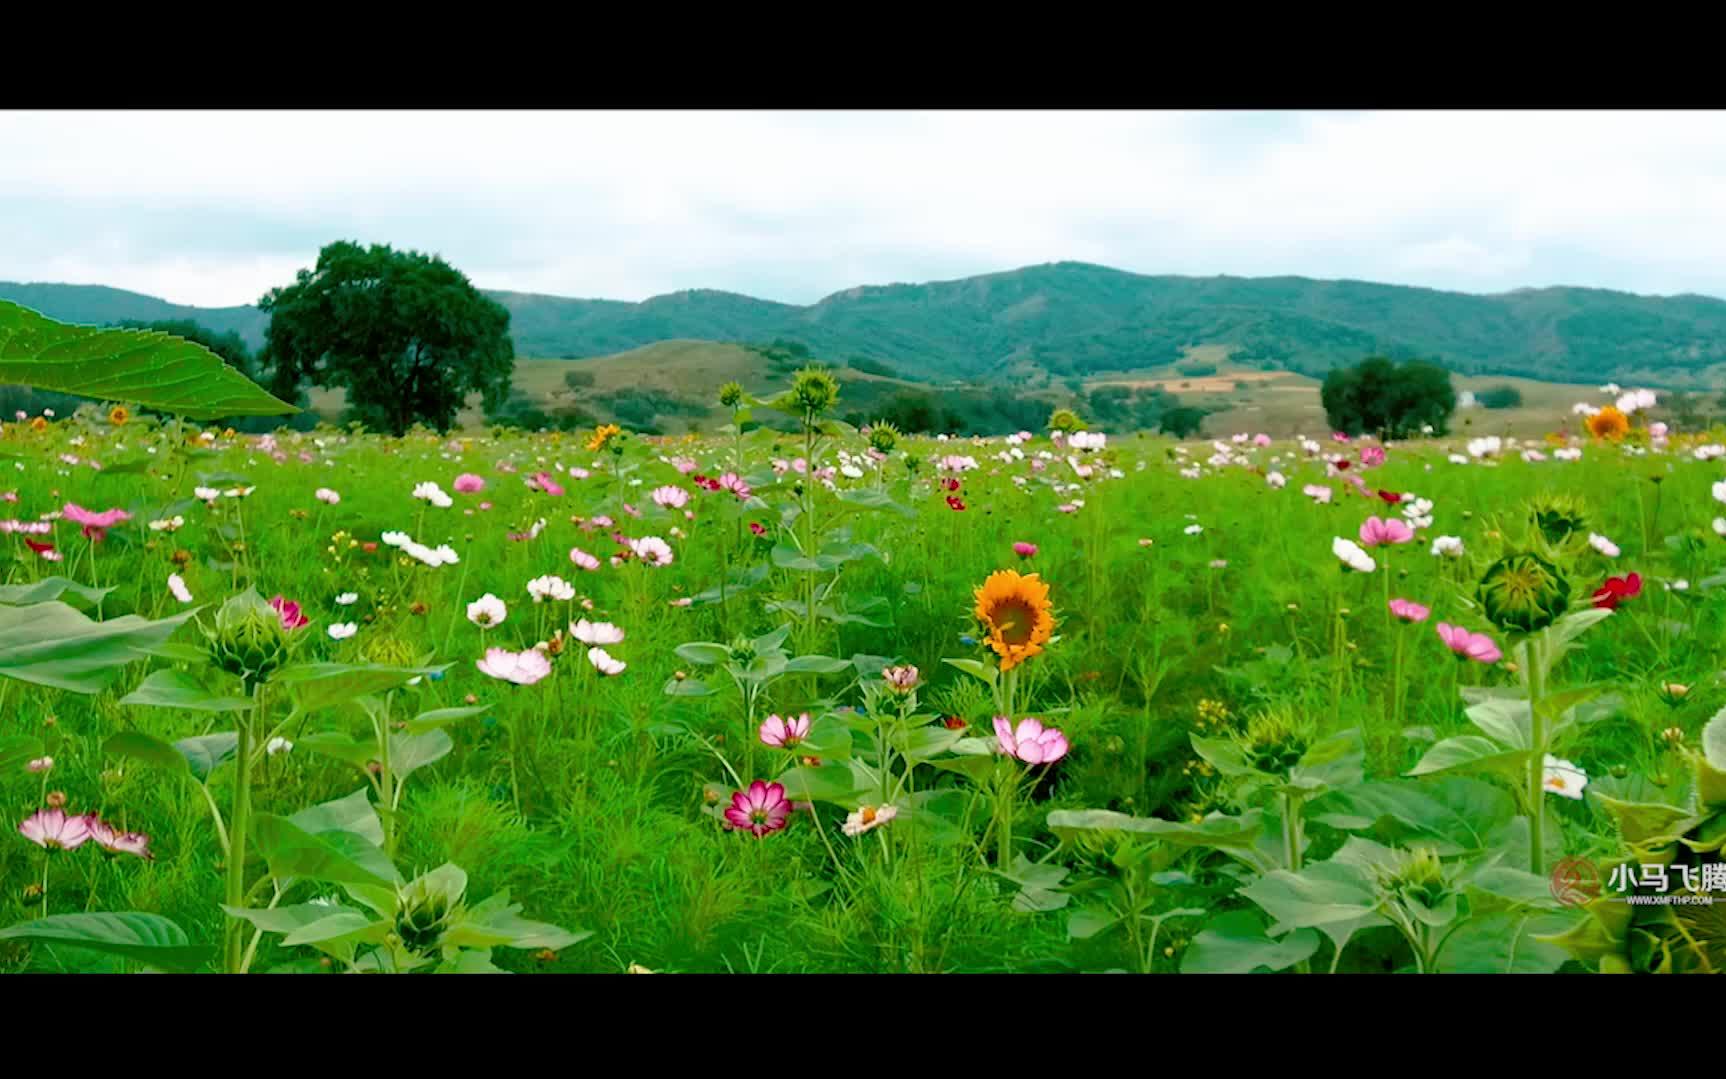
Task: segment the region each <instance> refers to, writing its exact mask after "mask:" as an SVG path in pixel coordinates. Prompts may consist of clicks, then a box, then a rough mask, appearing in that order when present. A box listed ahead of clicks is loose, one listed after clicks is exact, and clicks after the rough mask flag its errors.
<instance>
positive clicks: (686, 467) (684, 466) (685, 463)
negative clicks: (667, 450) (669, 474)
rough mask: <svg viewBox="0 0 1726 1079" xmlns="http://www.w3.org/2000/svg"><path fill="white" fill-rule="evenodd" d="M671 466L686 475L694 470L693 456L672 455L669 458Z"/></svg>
mask: <svg viewBox="0 0 1726 1079" xmlns="http://www.w3.org/2000/svg"><path fill="white" fill-rule="evenodd" d="M671 467H672V468H675V469H677V471H679V472H681V473H682V474H684V475H685V476H687V475H689V474H690V473H691V472H694V471H695V458H693V457H673V458H672V459H671Z"/></svg>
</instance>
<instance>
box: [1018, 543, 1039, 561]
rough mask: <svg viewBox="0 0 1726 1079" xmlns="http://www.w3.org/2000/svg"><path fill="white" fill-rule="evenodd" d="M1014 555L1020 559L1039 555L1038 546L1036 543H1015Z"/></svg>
mask: <svg viewBox="0 0 1726 1079" xmlns="http://www.w3.org/2000/svg"><path fill="white" fill-rule="evenodd" d="M1013 553H1014V554H1016V555H1018V556H1019V557H1020V558H1030V557H1032V556H1034V555H1035V554H1036V553H1037V545H1036V544H1035V543H1023V542H1020V543H1015V544H1013Z"/></svg>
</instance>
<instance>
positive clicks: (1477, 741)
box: [1405, 734, 1528, 778]
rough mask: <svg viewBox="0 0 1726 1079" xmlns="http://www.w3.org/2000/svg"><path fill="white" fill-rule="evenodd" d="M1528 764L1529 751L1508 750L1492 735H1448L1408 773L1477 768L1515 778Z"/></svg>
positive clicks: (1422, 774) (1415, 774) (1430, 772)
mask: <svg viewBox="0 0 1726 1079" xmlns="http://www.w3.org/2000/svg"><path fill="white" fill-rule="evenodd" d="M1527 766H1528V751H1527V750H1521V749H1505V748H1504V747H1503V746H1501V745H1499V744H1498V743H1497V742H1494V741H1493V740H1492V739H1490V738H1482V737H1481V736H1480V735H1478V734H1463V735H1458V736H1457V737H1455V738H1446V739H1445V740H1444V741H1442V742H1440V743H1438V744H1437V745H1435V746H1433V747H1432V748H1431V749H1429V750H1427V751H1426V753H1425V754H1424V755H1423V756H1422V757H1421V758H1420V763H1419V764H1416V765H1415V766H1414V767H1413V768H1411V769H1409V770H1408V772H1407V773H1405V774H1407V775H1410V776H1424V775H1430V774H1432V773H1433V772H1442V771H1445V770H1447V769H1451V768H1478V769H1482V770H1485V771H1489V772H1496V773H1499V774H1501V775H1504V776H1507V777H1512V778H1514V777H1516V776H1517V775H1519V774H1521V770H1522V769H1524V768H1526V767H1527Z"/></svg>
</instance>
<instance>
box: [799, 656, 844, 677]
mask: <svg viewBox="0 0 1726 1079" xmlns="http://www.w3.org/2000/svg"><path fill="white" fill-rule="evenodd" d="M850 666H851V661H850V660H848V659H834V658H833V657H832V656H797V657H796V658H794V659H792V660H791V661H789V662H788V663H786V664H785V673H786V674H838V673H839V672H840V671H843V670H845V669H847V668H849V667H850Z"/></svg>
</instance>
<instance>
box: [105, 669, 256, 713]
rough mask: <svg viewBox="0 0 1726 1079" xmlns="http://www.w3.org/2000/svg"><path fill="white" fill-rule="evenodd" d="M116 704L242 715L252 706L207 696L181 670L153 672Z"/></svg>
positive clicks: (244, 701)
mask: <svg viewBox="0 0 1726 1079" xmlns="http://www.w3.org/2000/svg"><path fill="white" fill-rule="evenodd" d="M120 703H121V704H134V705H141V706H144V707H147V708H180V709H183V710H185V711H188V712H246V711H250V710H251V709H252V707H253V702H252V701H251V700H249V699H248V698H245V697H222V696H218V695H216V694H214V693H211V692H210V691H209V690H207V689H205V688H204V686H203V685H202V684H201V683H200V682H199V681H198V680H197V679H196V678H194V677H192V676H191V675H190V674H188V673H186V672H185V671H155V672H153V673H152V674H151V675H150V676H149V677H148V678H146V679H144V681H143V682H142V683H141V684H140V685H139V686H138V688H137V689H134V690H133V691H132V692H130V693H128V694H126V695H125V696H124V697H121V698H120Z"/></svg>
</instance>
